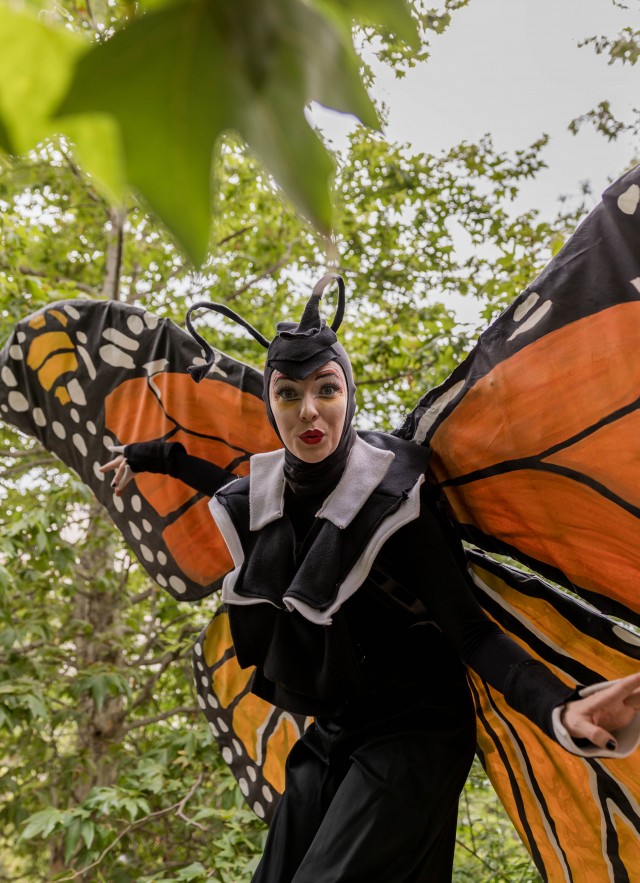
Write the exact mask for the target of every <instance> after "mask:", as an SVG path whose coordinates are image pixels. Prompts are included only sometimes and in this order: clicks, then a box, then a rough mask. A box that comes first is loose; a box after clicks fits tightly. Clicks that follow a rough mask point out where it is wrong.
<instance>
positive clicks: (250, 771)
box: [247, 766, 257, 782]
mask: <svg viewBox="0 0 640 883" xmlns="http://www.w3.org/2000/svg"><path fill="white" fill-rule="evenodd" d="M247 775H248V776H249V778H250V779H251V781H252V782H255V780H256V778H257V774H256V771H255V770H254V768H253V767H252V766H248V767H247Z"/></svg>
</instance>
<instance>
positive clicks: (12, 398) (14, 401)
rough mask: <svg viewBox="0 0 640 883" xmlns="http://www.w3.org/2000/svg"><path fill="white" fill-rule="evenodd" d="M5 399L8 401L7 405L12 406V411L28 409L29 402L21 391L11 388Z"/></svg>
mask: <svg viewBox="0 0 640 883" xmlns="http://www.w3.org/2000/svg"><path fill="white" fill-rule="evenodd" d="M7 401H8V402H9V407H11V408H13V410H14V411H28V410H29V402H28V401H27V400H26V398H25V397H24V396H23V395H22V393H21V392H17V391H16V390H15V389H12V390H11V392H10V393H9V395H8V396H7Z"/></svg>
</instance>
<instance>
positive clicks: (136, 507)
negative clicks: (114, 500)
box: [131, 494, 142, 512]
mask: <svg viewBox="0 0 640 883" xmlns="http://www.w3.org/2000/svg"><path fill="white" fill-rule="evenodd" d="M131 507H132V509H133V511H134V512H139V511H140V510H141V509H142V500H141V499H140V497H139V496H138V494H134V495H133V496H132V497H131Z"/></svg>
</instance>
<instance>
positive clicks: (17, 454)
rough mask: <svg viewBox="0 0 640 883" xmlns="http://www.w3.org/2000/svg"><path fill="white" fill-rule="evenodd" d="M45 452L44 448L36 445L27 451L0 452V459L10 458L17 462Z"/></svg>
mask: <svg viewBox="0 0 640 883" xmlns="http://www.w3.org/2000/svg"><path fill="white" fill-rule="evenodd" d="M45 452H46V448H43V447H42V446H41V445H37V446H36V447H34V448H29V450H27V451H0V459H2V458H3V457H11V459H13V460H17V459H19V458H22V457H33V456H34V455H35V454H44V453H45Z"/></svg>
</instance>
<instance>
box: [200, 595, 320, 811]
mask: <svg viewBox="0 0 640 883" xmlns="http://www.w3.org/2000/svg"><path fill="white" fill-rule="evenodd" d="M193 659H194V671H195V679H196V689H197V691H198V703H199V705H200V708H201V709H202V711H203V712H204V715H205V717H206V718H207V721H208V723H209V727H210V729H211V732H212V733H213V736H214V738H215V740H216V742H217V743H218V745H219V747H220V750H221V752H222V757H223V758H224V760H225V761H226V763H227V764H228V765H229V767H230V768H231V771H232V772H233V774H234V776H235V777H236V779H237V780H238V785H239V787H240V791H241V792H242V794H243V795H244V798H245V800H246V802H247V804H248V805H249V806H250V807H251V809H252V810H253V811H254V812H255V814H256V815H257V816H259V818H261V819H264V820H265V821H266V822H270V821H271V819H272V817H273V813H274V811H275V808H276V805H277V801H278V798H279V797H280V795H281V794H282V792H283V791H284V768H285V761H286V759H287V755H288V754H289V751H290V750H291V748H292V747H293V745H294V743H295V742H297V740H298V739H299V738H300V736H301V735H302V733H303V732H304V729H305V727H306V726H307V725H308V724H309V723H310V720H311V719H310V718H306V719H305V718H304V717H302V716H300V715H295V714H290V713H289V712H287V711H282V709H279V708H276V707H275V706H273V705H270V704H269V703H268V702H265V700H264V699H260V697H258V696H255V695H254V694H253V693H252V692H251V678H252V675H253V671H254V670H253V668H244V669H243V668H240V666H239V664H238V660H237V658H236V654H235V650H234V647H233V640H232V638H231V631H230V628H229V615H228V613H227V611H226V608H225V606H224V605H223V606H221V607H220V608H219V609H218V611H217V613H216V615H215V616H214V617H213V619H212V620H211V622H210V623H209V625H208V627H207V628H206V629H205V630H204V632H203V633H202V634H201V635H200V637H199V639H198V641H197V642H196V645H195V647H194V654H193Z"/></svg>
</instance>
